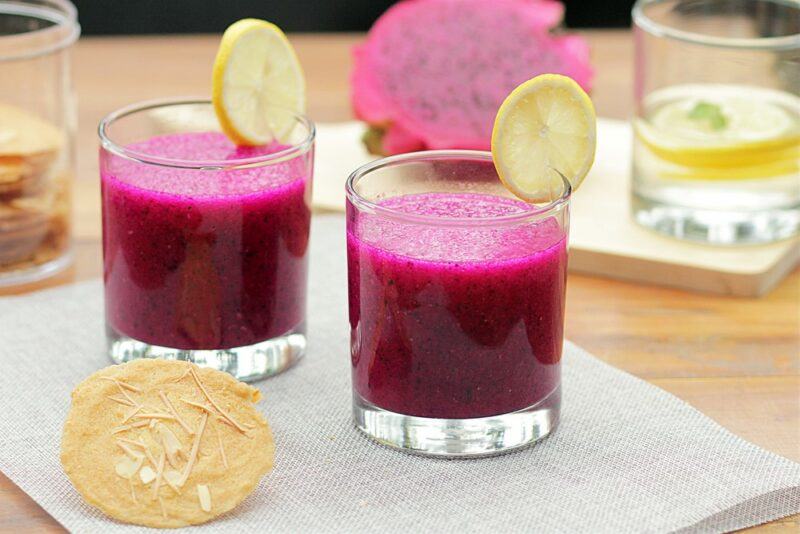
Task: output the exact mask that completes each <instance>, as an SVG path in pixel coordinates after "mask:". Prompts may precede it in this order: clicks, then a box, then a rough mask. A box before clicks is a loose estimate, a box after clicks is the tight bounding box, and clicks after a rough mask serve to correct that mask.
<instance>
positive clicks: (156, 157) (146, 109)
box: [99, 100, 314, 381]
mask: <svg viewBox="0 0 800 534" xmlns="http://www.w3.org/2000/svg"><path fill="white" fill-rule="evenodd" d="M266 112H267V113H269V114H270V116H272V117H276V116H278V115H288V116H287V117H285V118H282V119H281V124H290V125H291V126H290V127H289V129H288V131H286V132H283V133H282V135H281V136H280V140H279V141H275V142H273V143H271V144H269V145H265V146H260V147H237V146H235V145H234V144H233V143H232V142H231V141H230V140H228V138H227V137H226V136H225V135H224V134H222V133H221V132H220V128H219V124H218V122H217V120H216V116H215V114H214V111H213V107H212V104H211V102H209V101H203V100H169V101H158V102H145V103H142V104H136V105H133V106H130V107H127V108H124V109H121V110H118V111H116V112H114V113H112V114H110V115H109V116H107V117H106V118H105V119H104V120H103V121H102V122H101V123H100V129H99V132H100V140H101V144H102V146H101V150H100V179H101V190H102V211H103V264H104V269H103V272H104V285H105V307H106V325H107V332H108V345H109V351H110V355H111V359H112V360H113V361H114V362H117V363H120V362H125V361H129V360H133V359H136V358H167V359H180V360H188V361H192V362H194V363H196V364H198V365H201V366H206V367H211V368H215V369H218V370H221V371H227V372H229V373H231V374H232V375H233V376H235V377H236V378H238V379H239V380H246V381H252V380H258V379H261V378H265V377H267V376H270V375H273V374H275V373H278V372H280V371H282V370H284V369H286V368H287V367H289V366H290V365H292V364H293V363H294V362H295V361H297V360H298V359H299V358H300V357H302V356H303V355H304V353H305V348H306V332H305V317H306V282H307V280H306V279H307V271H308V239H309V229H310V223H311V206H310V200H311V198H310V197H311V180H312V172H313V162H314V150H313V149H314V126H313V124H312V123H311V122H310V121H309V120H308V119H307V118H305V117H303V116H300V115H296V114H294V113H291V112H289V111H287V110H282V109H278V108H275V109H269V110H267V111H266Z"/></svg>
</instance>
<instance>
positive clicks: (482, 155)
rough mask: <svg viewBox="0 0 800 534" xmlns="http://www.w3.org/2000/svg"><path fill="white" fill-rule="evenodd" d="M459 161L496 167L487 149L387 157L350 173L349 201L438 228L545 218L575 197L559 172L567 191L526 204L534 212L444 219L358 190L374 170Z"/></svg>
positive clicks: (377, 213) (409, 153) (432, 151)
mask: <svg viewBox="0 0 800 534" xmlns="http://www.w3.org/2000/svg"><path fill="white" fill-rule="evenodd" d="M455 159H462V160H463V159H469V160H474V161H482V162H487V161H488V162H491V163H492V165H494V160H493V159H492V153H491V152H488V151H485V150H456V149H451V150H422V151H418V152H408V153H405V154H397V155H394V156H387V157H384V158H379V159H376V160H374V161H371V162H369V163H366V164H364V165H362V166H361V167H359V168H357V169H356V170H354V171H353V172H352V173H350V176H348V178H347V182H346V183H345V192H346V195H347V199H348V200H349V201H350V202H351V203H352V204H353V205H354V206H355V207H356V208H357V209H358V210H359V211H365V212H368V213H371V214H374V215H380V216H383V217H388V218H391V219H395V220H401V221H406V222H416V223H421V224H428V225H436V226H449V225H453V226H486V225H490V226H495V225H504V224H510V223H511V224H513V223H518V222H522V221H530V220H531V219H540V218H543V217H545V216H548V215H549V214H551V213H553V212H554V211H557V210H558V209H561V208H563V207H565V206H566V205H567V204H568V203H569V200H570V198H571V196H572V184H571V183H570V182H569V180H567V178H566V177H565V176H564V175H563V174H561V173H560V172H559V171H556V172H557V173H558V175H559V176H561V179H562V180H563V182H564V189H563V191H562V193H561V195H559V197H558V198H556V199H554V200H551V201H550V202H547V203H546V204H542V205H538V204H529V203H526V204H527V205H528V206H530V207H531V209H530V210H526V211H523V212H519V213H509V214H506V215H495V216H490V217H443V216H438V215H420V214H417V213H408V212H404V211H400V210H397V209H394V208H387V207H386V206H381V205H380V204H378V203H376V202H373V201H371V200H368V199H367V198H365V197H364V196H362V195H361V194H360V193H358V192H357V191H356V182H358V180H360V179H361V178H362V177H364V176H366V175H368V174H371V173H372V172H374V171H378V170H381V169H384V168H386V167H393V166H397V165H403V164H408V163H415V162H420V161H441V160H455ZM554 170H555V169H554ZM498 181H499V178H498ZM514 199H515V200H519V201H520V202H524V201H523V200H521V199H518V198H516V197H514Z"/></svg>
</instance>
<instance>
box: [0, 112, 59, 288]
mask: <svg viewBox="0 0 800 534" xmlns="http://www.w3.org/2000/svg"><path fill="white" fill-rule="evenodd" d="M63 148H64V135H63V133H62V132H61V131H60V130H59V129H58V128H57V127H56V126H54V125H53V124H51V123H49V122H47V121H45V120H43V119H41V118H39V117H38V116H36V115H34V114H32V113H30V112H28V111H25V110H22V109H20V108H17V107H14V106H10V105H6V104H0V273H1V272H3V271H11V270H16V269H21V268H25V267H28V266H33V265H38V264H42V263H45V262H47V261H50V260H52V259H55V258H56V257H58V256H59V255H61V254H62V253H63V252H64V250H65V248H66V247H67V243H68V233H69V228H68V225H69V183H68V178H69V176H68V173H67V172H66V171H64V170H62V169H60V167H62V165H61V164H60V162H61V161H62V160H63V158H62V152H63Z"/></svg>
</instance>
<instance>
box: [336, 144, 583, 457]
mask: <svg viewBox="0 0 800 534" xmlns="http://www.w3.org/2000/svg"><path fill="white" fill-rule="evenodd" d="M554 189H560V191H555V192H554V194H555V196H554V197H553V198H552V201H551V202H549V203H546V204H543V205H538V206H537V205H531V204H527V203H525V202H522V201H520V200H518V199H516V198H514V197H513V196H512V195H511V193H510V192H509V191H508V190H507V189H506V188H505V187H504V186H503V185H502V184H501V183H500V180H499V178H498V176H497V172H496V170H495V167H494V164H493V162H492V156H491V154H490V153H488V152H476V151H459V150H453V151H430V152H416V153H410V154H404V155H400V156H393V157H390V158H385V159H382V160H378V161H375V162H373V163H369V164H367V165H365V166H363V167H361V168H360V169H358V170H357V171H355V172H354V173H353V174H352V175H351V176H350V178H349V179H348V181H347V260H348V278H349V311H350V329H351V357H352V376H353V412H354V418H355V422H356V425H357V427H358V428H359V429H361V430H362V431H363V432H364V433H365V434H367V435H368V436H370V437H372V438H374V439H375V440H377V441H379V442H381V443H383V444H386V445H389V446H393V447H397V448H400V449H404V450H408V451H413V452H416V453H421V454H428V455H435V456H481V455H491V454H497V453H500V452H504V451H508V450H511V449H515V448H518V447H523V446H525V445H529V444H531V443H533V442H534V441H536V440H538V439H541V438H542V437H544V436H546V435H548V434H549V433H550V432H551V431H552V430H553V429H554V428H555V426H556V424H557V421H558V416H559V410H560V399H561V393H560V392H561V388H560V384H561V351H562V345H563V329H564V292H565V285H566V277H567V233H568V226H569V223H568V221H569V199H570V191H571V190H570V186H569V183H568V182H566V180H565V181H564V183H563V187H562V188H554Z"/></svg>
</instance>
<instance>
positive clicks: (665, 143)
mask: <svg viewBox="0 0 800 534" xmlns="http://www.w3.org/2000/svg"><path fill="white" fill-rule="evenodd" d="M798 106H800V99H797V98H796V97H794V98H793V97H791V96H790V95H788V94H781V93H778V92H776V91H770V90H763V89H758V88H747V87H738V86H708V87H705V86H676V87H671V88H668V89H666V90H662V91H658V92H655V93H653V94H652V95H651V97H650V99H649V102H647V107H649V108H650V109H651V110H652V111H650V112H649V113H648V114H647V118H646V119H645V120H638V121H637V122H636V135H637V137H638V138H639V139H640V140H641V141H642V142H643V143H644V144H645V145H647V146H648V147H649V148H650V150H651V151H652V152H653V153H654V154H656V155H657V156H659V157H660V158H661V159H663V160H665V161H668V162H670V163H674V164H676V165H683V166H685V167H701V168H704V169H710V170H712V171H713V169H720V170H722V169H726V170H725V171H724V172H721V173H720V175H721V176H723V177H726V178H735V177H736V174H737V172H738V173H739V174H741V172H740V171H741V169H742V168H743V167H750V166H758V167H759V169H760V171H759V172H766V171H769V170H770V169H771V170H773V171H775V172H776V173H778V174H782V173H785V174H788V173H789V172H791V169H795V172H796V169H797V161H798V158H800V122H799V121H798V119H797V112H796V111H795V112H792V111H790V110H792V109H800V107H798ZM762 167H763V169H762ZM698 174H699V175H701V176H703V177H705V178H706V179H708V178H712V177H713V174H714V173H713V172H710V171H704V172H702V173H698ZM749 174H750V173H745V174H744V175H743V176H742V177H748V176H749ZM757 174H758V173H757ZM767 174H770V172H767Z"/></svg>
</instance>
